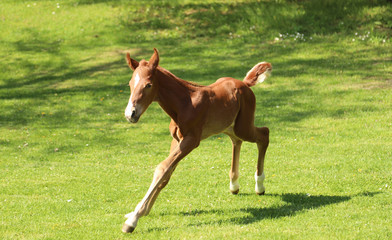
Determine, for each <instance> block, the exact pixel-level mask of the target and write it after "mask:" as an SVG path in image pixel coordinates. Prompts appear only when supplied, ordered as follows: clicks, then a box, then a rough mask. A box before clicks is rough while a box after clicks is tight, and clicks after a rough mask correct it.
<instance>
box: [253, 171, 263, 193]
mask: <svg viewBox="0 0 392 240" xmlns="http://www.w3.org/2000/svg"><path fill="white" fill-rule="evenodd" d="M264 179H265V175H264V172H263V173H262V174H261V176H257V172H256V173H255V180H256V186H255V191H256V193H257V194H261V193H263V192H265V187H264V185H263V182H264Z"/></svg>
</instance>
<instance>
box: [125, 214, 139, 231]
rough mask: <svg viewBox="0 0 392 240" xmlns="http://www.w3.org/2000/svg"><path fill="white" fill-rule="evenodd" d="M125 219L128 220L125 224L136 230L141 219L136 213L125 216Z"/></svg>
mask: <svg viewBox="0 0 392 240" xmlns="http://www.w3.org/2000/svg"><path fill="white" fill-rule="evenodd" d="M125 217H126V218H128V219H127V220H126V221H125V224H126V225H128V226H131V227H133V228H136V225H137V221H138V220H139V218H138V217H137V216H136V212H131V213H128V214H127V215H125Z"/></svg>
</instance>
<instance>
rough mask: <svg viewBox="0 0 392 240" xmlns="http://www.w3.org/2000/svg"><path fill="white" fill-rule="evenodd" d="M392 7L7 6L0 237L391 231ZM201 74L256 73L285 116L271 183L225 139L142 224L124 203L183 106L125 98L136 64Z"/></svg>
mask: <svg viewBox="0 0 392 240" xmlns="http://www.w3.org/2000/svg"><path fill="white" fill-rule="evenodd" d="M391 37H392V5H391V2H390V1H381V0H380V1H376V0H371V1H365V0H356V1H354V0H350V1H338V0H329V1H322V2H321V1H310V0H305V1H294V0H275V1H274V0H263V1H251V0H237V1H231V3H225V2H224V1H218V0H215V1H214V0H203V1H201V0H193V1H191V0H186V1H176V0H173V1H165V2H162V1H105V0H95V1H94V0H79V1H77V0H68V1H51V0H48V1H22V0H14V1H11V0H2V1H1V2H0V110H1V113H0V213H1V214H0V239H129V238H133V239H197V238H202V239H391V238H392V218H391V215H392V190H391V185H392V57H391V56H392V40H391ZM153 47H156V48H158V49H159V51H160V56H161V61H160V65H161V66H162V67H164V68H166V69H168V70H170V71H171V72H173V73H174V74H175V75H177V76H179V77H181V78H183V79H186V80H190V81H193V82H196V83H200V84H211V83H213V82H214V81H215V80H216V79H218V78H219V77H223V76H231V77H235V78H238V79H242V78H243V77H244V76H245V74H246V73H247V71H248V70H249V69H250V68H251V67H253V66H254V65H255V64H256V63H258V62H261V61H268V62H271V63H272V65H273V67H274V70H273V75H272V76H271V78H269V79H267V81H266V82H264V83H263V84H261V85H258V86H256V87H254V88H253V91H254V93H255V95H256V98H257V110H256V125H258V126H268V127H269V128H270V134H271V135H270V147H269V149H268V151H267V156H266V166H265V168H266V180H265V186H266V195H265V196H258V195H256V194H255V193H254V177H253V176H254V172H255V169H256V161H257V147H256V145H255V144H250V143H244V144H243V147H242V152H241V160H240V175H241V177H240V184H241V188H240V194H239V195H231V194H230V192H229V177H228V172H229V167H230V159H231V142H230V140H229V138H228V137H226V136H225V135H217V136H214V137H211V138H209V139H207V140H205V141H203V142H202V143H201V145H200V146H199V148H198V149H196V150H195V151H193V152H192V153H191V154H190V155H189V156H187V157H186V158H185V159H184V160H183V161H182V162H181V163H180V165H179V166H178V168H177V170H176V172H175V173H174V174H173V177H172V179H171V181H170V183H169V184H168V186H167V187H166V188H165V189H164V190H163V191H162V193H161V194H160V196H159V198H158V200H157V202H156V204H155V205H154V207H153V209H152V211H151V213H150V215H149V216H146V217H143V218H141V220H140V221H139V224H138V227H137V228H136V230H135V232H134V233H132V235H126V234H123V233H122V232H121V226H122V224H123V222H124V221H125V219H124V218H123V215H124V214H126V213H128V212H130V211H132V210H133V209H134V207H135V206H136V204H137V203H138V202H139V201H140V200H141V199H142V198H143V196H144V194H145V193H146V191H147V189H148V187H149V185H150V181H151V179H152V175H153V172H154V169H155V166H156V165H157V164H158V163H159V162H160V161H162V160H163V159H164V158H165V157H166V156H167V154H168V151H169V146H170V141H171V137H170V134H169V130H168V125H169V121H170V119H169V117H168V116H167V115H166V114H165V113H164V112H163V110H161V109H160V108H159V106H158V104H156V103H154V104H152V105H151V106H150V108H149V109H148V110H147V112H146V113H145V114H144V115H143V116H142V118H141V119H140V121H139V123H138V124H129V123H128V122H127V121H126V120H125V118H124V109H125V107H126V105H127V102H128V99H129V94H130V93H129V87H128V81H129V79H130V77H131V71H130V69H129V68H128V66H127V64H126V62H125V53H126V52H130V53H131V56H132V57H134V58H135V59H138V60H140V59H142V58H147V59H148V58H149V57H150V56H151V54H152V52H153V51H152V49H153Z"/></svg>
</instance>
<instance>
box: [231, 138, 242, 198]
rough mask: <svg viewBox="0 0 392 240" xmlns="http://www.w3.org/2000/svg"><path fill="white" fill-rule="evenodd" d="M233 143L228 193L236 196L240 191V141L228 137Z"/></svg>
mask: <svg viewBox="0 0 392 240" xmlns="http://www.w3.org/2000/svg"><path fill="white" fill-rule="evenodd" d="M229 136H230V138H231V141H232V143H233V156H232V160H231V168H230V173H229V177H230V191H231V193H232V194H238V192H239V191H240V184H239V183H238V178H239V176H240V174H239V160H240V151H241V145H242V141H241V140H240V139H238V138H237V137H234V136H231V135H229Z"/></svg>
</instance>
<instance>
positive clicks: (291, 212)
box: [180, 192, 380, 225]
mask: <svg viewBox="0 0 392 240" xmlns="http://www.w3.org/2000/svg"><path fill="white" fill-rule="evenodd" d="M379 193H380V192H364V193H360V194H357V195H353V196H324V195H319V196H311V195H307V194H304V193H285V194H282V195H278V194H267V195H266V196H272V197H278V198H281V200H282V201H283V202H285V204H284V205H283V206H276V207H268V208H263V207H260V208H254V207H253V208H241V209H238V210H234V213H233V209H230V210H229V211H230V215H235V212H238V213H242V215H243V213H246V214H248V216H246V217H239V218H238V217H233V218H230V219H227V220H222V219H220V220H217V222H219V223H222V222H223V223H224V222H227V223H234V224H240V225H244V224H251V223H254V222H258V221H262V220H264V219H278V218H282V217H290V216H295V215H297V214H300V213H303V212H306V211H307V210H311V209H317V208H321V207H325V206H328V205H333V204H338V203H342V202H347V201H350V200H351V199H352V198H354V197H361V196H363V197H373V196H374V195H376V194H379ZM227 211H228V210H221V209H213V210H208V211H205V210H195V211H192V212H181V213H180V214H181V215H184V216H197V215H200V214H219V215H227V214H229V213H228V212H227ZM214 223H215V222H214V221H212V222H207V223H201V224H199V225H203V224H206V225H208V224H214Z"/></svg>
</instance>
